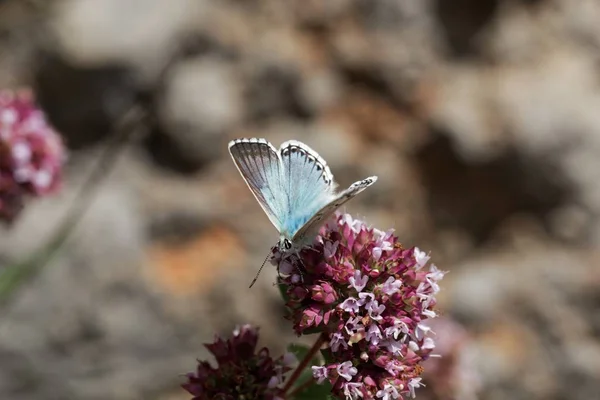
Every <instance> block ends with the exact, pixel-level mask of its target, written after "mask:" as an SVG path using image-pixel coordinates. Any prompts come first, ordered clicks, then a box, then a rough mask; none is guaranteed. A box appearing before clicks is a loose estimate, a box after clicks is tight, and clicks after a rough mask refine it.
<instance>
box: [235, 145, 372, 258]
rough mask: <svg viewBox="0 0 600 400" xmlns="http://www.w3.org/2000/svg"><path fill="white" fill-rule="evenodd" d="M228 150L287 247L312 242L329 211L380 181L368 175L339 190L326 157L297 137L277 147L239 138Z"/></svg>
mask: <svg viewBox="0 0 600 400" xmlns="http://www.w3.org/2000/svg"><path fill="white" fill-rule="evenodd" d="M229 152H230V154H231V157H232V158H233V161H234V163H235V165H236V167H237V168H238V170H239V171H240V174H241V175H242V177H243V178H244V180H245V182H246V184H247V185H248V187H249V188H250V190H251V192H252V193H253V194H254V197H256V200H257V201H258V203H259V204H260V206H261V207H262V208H263V210H264V211H265V213H266V214H267V216H268V217H269V220H270V221H271V223H273V225H275V227H276V228H277V230H278V231H279V234H280V240H279V248H280V250H283V251H287V250H289V249H291V248H296V249H298V248H300V247H302V246H303V245H305V244H308V243H310V242H311V241H312V239H313V238H314V236H315V235H316V233H317V232H318V230H319V228H320V227H321V225H322V224H323V222H325V220H326V219H327V218H328V217H329V216H331V215H332V214H333V213H334V212H335V211H336V210H337V209H338V208H339V207H341V206H342V205H343V204H344V203H346V202H347V201H348V200H350V199H352V198H353V197H354V196H356V195H357V194H358V193H360V192H362V191H363V190H364V189H366V188H367V187H369V186H370V185H372V184H373V183H374V182H375V181H376V180H377V177H375V176H373V177H369V178H366V179H363V180H361V181H358V182H355V183H354V184H352V185H351V186H350V187H349V188H348V189H346V190H344V191H342V192H339V193H338V192H337V191H336V184H335V182H334V180H333V174H332V173H331V171H330V170H329V167H328V166H327V163H326V162H325V160H323V159H322V158H321V157H320V156H319V154H317V152H316V151H314V150H312V149H311V148H310V147H308V146H307V145H305V144H304V143H302V142H299V141H296V140H290V141H287V142H285V143H283V144H282V145H281V146H280V148H279V149H276V148H275V147H274V146H273V145H272V144H271V143H269V142H267V141H266V140H265V139H257V138H254V139H236V140H233V141H231V142H230V143H229Z"/></svg>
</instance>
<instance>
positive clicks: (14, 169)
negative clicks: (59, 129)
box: [0, 90, 65, 222]
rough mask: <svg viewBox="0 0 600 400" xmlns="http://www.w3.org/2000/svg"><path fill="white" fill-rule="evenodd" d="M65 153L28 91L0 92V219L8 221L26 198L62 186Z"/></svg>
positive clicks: (59, 139)
mask: <svg viewBox="0 0 600 400" xmlns="http://www.w3.org/2000/svg"><path fill="white" fill-rule="evenodd" d="M64 160H65V151H64V148H63V144H62V141H61V138H60V136H59V135H58V134H57V133H56V132H55V131H54V129H53V128H52V127H51V126H50V125H49V124H48V122H47V121H46V119H45V117H44V114H43V113H42V111H41V110H40V109H38V108H37V107H36V105H35V103H34V101H33V95H32V94H31V92H29V91H20V92H16V93H13V92H11V91H6V90H5V91H0V219H1V220H3V221H5V222H11V221H12V220H14V218H15V217H16V216H17V215H18V213H19V212H20V210H21V209H22V208H23V206H24V203H25V200H26V198H27V197H28V196H44V195H47V194H49V193H52V192H54V191H56V190H57V189H58V188H59V187H60V184H61V176H62V174H61V171H62V165H63V162H64Z"/></svg>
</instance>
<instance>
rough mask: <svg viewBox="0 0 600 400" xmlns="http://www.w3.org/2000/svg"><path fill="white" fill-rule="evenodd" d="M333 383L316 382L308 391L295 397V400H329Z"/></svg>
mask: <svg viewBox="0 0 600 400" xmlns="http://www.w3.org/2000/svg"><path fill="white" fill-rule="evenodd" d="M331 389H332V386H331V383H329V382H327V381H325V382H323V383H321V384H317V383H316V382H315V383H314V384H312V385H310V386H308V387H306V389H304V390H302V391H300V392H298V393H297V394H295V395H294V397H293V400H327V399H332V397H331Z"/></svg>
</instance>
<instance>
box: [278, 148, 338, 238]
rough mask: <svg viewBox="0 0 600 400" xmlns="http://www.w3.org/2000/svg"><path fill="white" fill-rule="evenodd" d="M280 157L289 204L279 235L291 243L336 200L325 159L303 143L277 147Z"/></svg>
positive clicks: (331, 177)
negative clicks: (324, 208) (298, 233)
mask: <svg viewBox="0 0 600 400" xmlns="http://www.w3.org/2000/svg"><path fill="white" fill-rule="evenodd" d="M279 154H280V156H281V161H282V163H283V171H284V174H285V179H284V183H285V185H286V195H287V196H286V197H287V201H288V210H287V215H286V216H285V218H284V220H283V225H282V226H281V229H280V234H281V235H282V236H284V237H285V238H287V239H289V240H292V241H293V237H294V235H295V234H296V232H298V230H299V229H300V228H301V227H302V226H303V225H304V224H305V223H306V222H307V221H308V220H310V219H311V218H312V217H313V215H315V214H316V213H317V211H319V210H320V209H321V208H323V207H324V206H325V205H326V204H328V203H329V202H330V201H331V200H333V199H334V198H335V193H334V191H335V185H334V183H333V175H332V174H331V171H330V170H329V167H328V166H327V163H326V162H325V160H323V159H322V158H321V157H320V156H319V155H318V154H317V153H316V152H315V151H314V150H312V149H311V148H310V147H308V146H307V145H305V144H304V143H301V142H298V141H296V140H290V141H287V142H285V143H283V144H282V145H281V147H280V148H279Z"/></svg>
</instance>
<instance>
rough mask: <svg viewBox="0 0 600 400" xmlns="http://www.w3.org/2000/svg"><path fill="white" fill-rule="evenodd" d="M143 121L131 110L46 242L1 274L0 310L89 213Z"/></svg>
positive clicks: (135, 110)
mask: <svg viewBox="0 0 600 400" xmlns="http://www.w3.org/2000/svg"><path fill="white" fill-rule="evenodd" d="M142 118H143V115H142V114H141V112H140V110H138V109H132V110H130V111H129V112H128V113H127V114H126V115H125V116H124V117H123V119H122V121H121V123H120V125H121V126H120V127H118V128H117V132H116V134H115V135H112V136H111V138H110V139H109V142H108V144H107V145H106V148H105V149H104V151H103V152H102V154H101V155H100V158H99V159H98V161H97V162H96V165H95V166H94V168H93V169H92V172H91V174H90V176H89V177H88V178H87V179H86V180H85V182H84V183H83V185H82V186H81V187H80V188H79V190H78V191H77V193H76V195H75V198H74V199H73V203H72V205H71V207H70V208H69V210H68V212H67V214H66V215H65V216H64V217H63V219H62V220H61V221H60V222H59V223H58V225H57V226H56V228H55V229H54V232H53V233H52V234H51V235H50V238H49V240H48V241H47V242H46V243H44V244H43V245H42V246H41V247H40V249H39V250H37V251H35V252H34V254H33V255H32V256H31V257H30V258H28V259H27V260H24V261H22V262H19V263H17V264H13V265H11V266H9V267H7V268H5V269H3V270H2V271H0V306H3V305H5V304H6V303H7V301H8V300H9V299H10V297H11V295H12V294H13V293H14V292H15V291H16V290H17V289H18V288H19V287H21V285H22V284H23V283H25V282H26V281H27V280H28V279H30V278H32V277H33V276H35V274H36V273H37V272H38V271H39V270H41V269H42V268H43V267H44V266H45V265H46V264H48V262H49V261H50V260H51V259H52V258H53V257H54V256H55V255H56V254H57V253H58V252H59V250H60V249H61V248H62V247H63V246H64V244H65V243H66V241H67V239H68V238H69V237H70V234H71V233H72V232H73V230H74V228H75V227H76V226H77V223H78V222H79V220H80V219H81V217H82V216H83V214H84V213H85V212H86V211H87V210H88V209H89V207H90V205H91V204H92V201H93V199H94V198H95V196H96V194H97V193H98V190H99V189H100V187H101V184H102V183H103V182H104V181H105V180H106V178H107V177H108V176H109V174H110V172H111V171H112V169H113V168H114V166H115V164H116V160H117V158H118V156H119V155H120V154H121V151H120V150H122V149H123V148H124V147H125V146H124V145H125V144H126V143H127V142H128V141H129V139H130V138H131V137H132V136H133V133H135V132H136V131H137V130H136V129H135V124H138V123H139V122H140V121H141V120H142Z"/></svg>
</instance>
